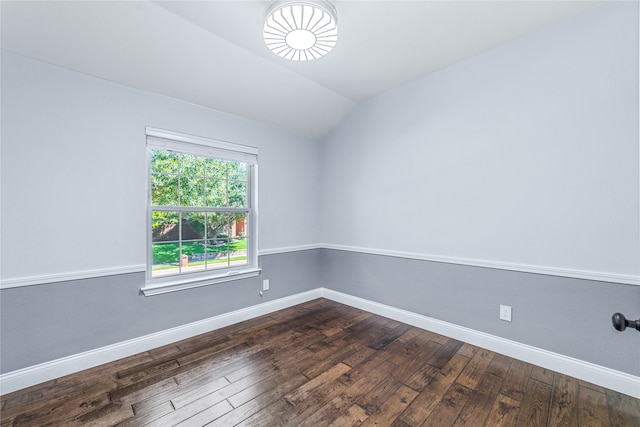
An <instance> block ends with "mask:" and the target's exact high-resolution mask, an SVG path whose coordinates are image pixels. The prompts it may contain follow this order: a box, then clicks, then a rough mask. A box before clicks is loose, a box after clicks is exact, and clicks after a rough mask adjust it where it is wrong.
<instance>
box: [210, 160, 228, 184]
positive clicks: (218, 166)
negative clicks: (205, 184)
mask: <svg viewBox="0 0 640 427" xmlns="http://www.w3.org/2000/svg"><path fill="white" fill-rule="evenodd" d="M205 165H206V175H207V178H215V179H227V162H226V161H225V160H220V159H211V158H208V159H206V160H205Z"/></svg>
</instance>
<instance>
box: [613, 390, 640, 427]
mask: <svg viewBox="0 0 640 427" xmlns="http://www.w3.org/2000/svg"><path fill="white" fill-rule="evenodd" d="M606 393H607V407H608V409H609V419H610V420H611V425H613V426H614V427H622V426H640V399H634V398H633V397H631V396H627V395H624V394H620V393H615V392H613V391H611V390H607V391H606Z"/></svg>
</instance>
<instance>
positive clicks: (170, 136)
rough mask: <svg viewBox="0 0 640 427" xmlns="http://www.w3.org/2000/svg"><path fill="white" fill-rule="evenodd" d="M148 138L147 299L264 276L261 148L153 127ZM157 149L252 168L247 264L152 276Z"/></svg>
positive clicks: (143, 290) (144, 287)
mask: <svg viewBox="0 0 640 427" xmlns="http://www.w3.org/2000/svg"><path fill="white" fill-rule="evenodd" d="M146 135H147V156H146V162H147V168H146V205H147V208H146V214H147V220H146V221H145V224H146V228H147V232H146V235H147V240H146V246H147V248H146V250H147V263H146V281H145V285H144V286H143V287H142V288H140V290H141V291H142V292H143V293H144V295H145V296H151V295H158V294H164V293H168V292H175V291H181V290H184V289H191V288H196V287H200V286H209V285H214V284H217V283H223V282H229V281H232V280H241V279H246V278H249V277H255V276H257V275H259V274H260V271H261V268H260V267H259V264H258V149H257V148H256V147H250V146H247V145H240V144H234V143H231V142H226V141H219V140H214V139H209V138H203V137H199V136H192V135H187V134H183V133H177V132H172V131H167V130H163V129H157V128H152V127H147V128H146ZM153 149H159V150H175V151H179V152H182V153H187V154H195V155H205V156H211V157H216V158H222V159H225V160H234V161H241V162H245V163H248V164H250V165H251V173H250V174H249V181H248V186H249V187H250V191H249V203H248V205H249V211H250V215H249V218H250V222H249V224H248V226H249V230H251V238H250V239H249V242H248V247H247V249H248V251H247V265H246V266H238V267H237V268H233V269H231V270H228V269H227V270H224V271H222V272H220V271H203V272H194V273H187V274H180V275H175V276H168V277H160V278H158V277H156V278H152V277H151V268H152V264H153V261H152V251H151V211H152V208H151V195H150V189H151V161H150V155H151V154H150V153H151V150H153Z"/></svg>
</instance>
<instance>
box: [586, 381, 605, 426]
mask: <svg viewBox="0 0 640 427" xmlns="http://www.w3.org/2000/svg"><path fill="white" fill-rule="evenodd" d="M579 393H580V400H579V404H578V413H579V417H580V420H579V421H578V425H580V426H590V427H610V426H611V421H610V419H609V411H608V410H607V397H606V396H605V395H604V393H600V392H599V391H595V390H592V389H590V388H587V387H580V389H579Z"/></svg>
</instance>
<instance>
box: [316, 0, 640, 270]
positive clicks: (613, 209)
mask: <svg viewBox="0 0 640 427" xmlns="http://www.w3.org/2000/svg"><path fill="white" fill-rule="evenodd" d="M323 159H324V161H323V165H322V177H323V178H322V179H323V183H322V184H323V194H322V205H321V206H322V216H321V218H322V227H323V230H322V237H323V242H324V243H325V244H329V245H335V246H346V247H351V248H367V249H373V250H378V251H399V252H406V253H412V254H416V255H417V256H424V257H425V258H429V257H433V258H438V257H452V258H454V259H457V260H460V261H473V260H476V261H477V260H480V261H486V262H487V263H489V264H491V263H496V264H502V265H507V264H518V265H521V266H522V265H527V266H539V267H543V268H549V269H559V270H575V271H584V272H596V273H603V274H605V275H622V276H627V277H631V278H633V277H635V278H636V279H635V280H637V277H638V274H639V273H640V267H639V263H640V253H639V248H640V230H639V223H640V221H639V212H640V206H639V193H640V189H639V181H640V180H639V153H638V3H637V2H616V3H611V4H606V5H603V6H599V7H596V8H594V9H592V10H590V11H587V12H586V13H584V14H582V15H578V16H576V17H573V18H570V19H568V20H565V21H563V22H561V23H558V24H555V25H552V26H550V27H547V28H545V29H543V30H540V31H537V32H535V33H531V34H529V35H526V36H523V37H521V38H519V39H517V40H514V41H513V42H510V43H508V44H505V45H502V46H500V47H498V48H495V49H493V50H491V51H488V52H486V53H483V54H481V55H478V56H476V57H473V58H470V59H468V60H465V61H463V62H460V63H458V64H456V65H453V66H450V67H448V68H445V69H443V70H441V71H439V72H436V73H433V74H430V75H427V76H425V77H423V78H421V79H419V80H417V81H415V82H412V83H410V84H407V85H405V86H403V87H400V88H398V89H395V90H392V91H389V92H387V93H384V94H382V95H379V96H376V97H374V98H372V99H370V100H368V101H367V102H364V103H362V104H360V105H359V106H358V107H357V108H356V109H355V110H354V111H353V112H352V113H351V114H350V115H349V116H348V117H347V118H346V119H345V120H344V121H343V122H342V123H341V124H340V125H339V126H338V127H337V128H336V129H334V131H333V132H332V133H331V134H330V135H329V136H328V137H327V138H326V140H325V141H324V147H323Z"/></svg>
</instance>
